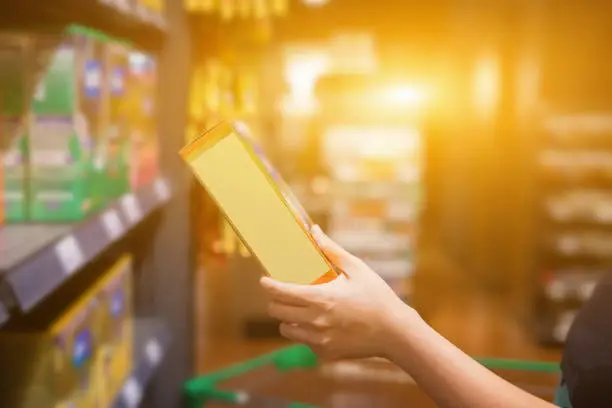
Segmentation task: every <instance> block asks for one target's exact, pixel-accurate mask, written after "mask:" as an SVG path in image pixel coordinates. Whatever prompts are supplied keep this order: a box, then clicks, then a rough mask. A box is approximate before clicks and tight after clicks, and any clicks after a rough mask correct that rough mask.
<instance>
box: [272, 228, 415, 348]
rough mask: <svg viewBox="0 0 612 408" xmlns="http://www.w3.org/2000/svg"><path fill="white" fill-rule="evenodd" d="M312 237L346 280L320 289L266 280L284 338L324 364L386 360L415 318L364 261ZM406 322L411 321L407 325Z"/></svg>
mask: <svg viewBox="0 0 612 408" xmlns="http://www.w3.org/2000/svg"><path fill="white" fill-rule="evenodd" d="M312 233H313V236H314V237H315V239H316V240H317V243H318V244H319V246H320V247H321V249H322V250H323V251H324V252H325V254H326V255H327V256H328V257H329V259H330V260H331V261H332V262H333V263H334V264H335V265H336V266H337V267H338V268H340V269H341V270H342V271H343V272H344V274H345V275H341V276H339V277H338V278H337V279H335V280H334V281H332V282H330V283H325V284H320V285H295V284H289V283H283V282H278V281H275V280H273V279H271V278H268V277H264V278H262V280H261V284H262V286H263V287H264V289H265V290H266V291H267V292H268V293H269V294H270V295H271V298H272V300H271V302H270V305H269V313H270V315H271V316H273V317H275V318H277V319H279V320H280V321H281V322H282V323H281V326H280V330H281V334H282V335H283V336H285V337H287V338H289V339H291V340H294V341H297V342H300V343H305V344H306V345H308V346H310V347H311V348H312V350H313V351H314V352H315V353H317V354H318V355H319V356H320V357H322V358H324V359H341V358H364V357H373V356H379V357H385V356H386V352H387V350H388V349H389V348H390V347H391V346H392V344H391V343H392V342H393V337H394V336H393V334H394V332H395V328H396V326H397V325H398V323H399V324H402V323H403V322H405V324H409V322H408V321H406V320H409V319H411V318H412V317H414V316H416V312H414V311H413V310H412V309H411V308H409V307H408V306H406V304H404V303H403V302H402V301H401V300H400V299H399V298H398V297H397V296H396V294H395V293H394V292H393V291H392V290H391V288H390V287H389V286H388V285H387V284H386V283H385V281H383V280H382V278H381V277H380V276H379V275H378V274H376V273H375V272H374V271H372V270H371V269H370V268H369V267H368V266H367V265H366V264H365V263H364V262H363V261H361V260H360V259H358V258H356V257H355V256H353V255H351V254H349V253H348V252H347V251H345V250H344V249H342V248H341V247H340V246H339V245H338V244H336V243H335V242H333V241H332V240H331V239H330V238H329V237H327V236H326V235H325V234H323V232H322V231H321V229H320V228H319V227H315V228H313V231H312ZM404 317H406V318H408V319H403V318H404Z"/></svg>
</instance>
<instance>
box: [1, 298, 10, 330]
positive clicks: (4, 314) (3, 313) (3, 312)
mask: <svg viewBox="0 0 612 408" xmlns="http://www.w3.org/2000/svg"><path fill="white" fill-rule="evenodd" d="M8 318H9V314H8V311H7V310H6V307H5V306H4V305H3V304H2V303H0V326H1V325H2V324H3V323H4V322H6V321H7V320H8Z"/></svg>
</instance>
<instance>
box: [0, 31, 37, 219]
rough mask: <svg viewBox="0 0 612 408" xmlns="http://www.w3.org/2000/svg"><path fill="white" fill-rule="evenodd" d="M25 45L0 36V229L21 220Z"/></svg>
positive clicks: (21, 39) (21, 38)
mask: <svg viewBox="0 0 612 408" xmlns="http://www.w3.org/2000/svg"><path fill="white" fill-rule="evenodd" d="M29 45H30V41H29V39H28V37H27V36H26V35H23V34H19V33H5V34H0V225H1V224H3V222H4V221H7V222H11V221H17V222H18V221H23V220H25V218H26V217H25V215H26V211H25V208H26V207H25V205H26V201H25V198H26V197H25V193H24V192H25V186H24V183H25V177H24V174H25V166H26V161H25V159H26V158H27V150H26V146H25V143H24V137H25V128H24V127H23V126H22V122H24V119H25V117H26V111H27V109H26V106H27V99H28V98H27V94H28V88H29V87H28V73H29V67H28V66H29V59H30V57H29V55H30V53H29V48H30V47H29Z"/></svg>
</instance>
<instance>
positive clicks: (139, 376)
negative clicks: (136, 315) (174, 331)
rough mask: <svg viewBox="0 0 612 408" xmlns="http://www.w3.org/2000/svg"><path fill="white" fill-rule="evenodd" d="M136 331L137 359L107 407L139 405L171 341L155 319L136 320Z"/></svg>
mask: <svg viewBox="0 0 612 408" xmlns="http://www.w3.org/2000/svg"><path fill="white" fill-rule="evenodd" d="M136 333H137V337H136V344H137V346H136V349H137V350H139V353H138V356H137V359H138V361H137V363H136V364H135V367H134V371H133V372H132V375H131V376H130V377H129V378H128V379H127V380H126V382H125V385H124V386H123V388H122V390H121V392H120V394H119V395H118V396H117V398H116V400H115V402H114V403H113V404H112V406H111V407H109V408H133V407H137V406H139V404H140V402H141V401H142V399H143V393H144V392H145V389H146V387H147V386H148V384H149V382H150V381H151V379H152V377H153V376H154V375H155V372H156V370H157V368H158V367H159V365H160V364H161V362H162V360H163V358H164V353H165V352H166V351H167V349H168V347H169V345H170V342H171V336H170V333H169V332H168V328H167V327H165V326H164V325H163V324H159V322H156V321H140V322H137V324H136Z"/></svg>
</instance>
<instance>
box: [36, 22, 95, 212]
mask: <svg viewBox="0 0 612 408" xmlns="http://www.w3.org/2000/svg"><path fill="white" fill-rule="evenodd" d="M43 48H44V47H43ZM102 50H103V44H102V43H101V42H100V41H98V40H95V39H92V38H88V37H86V36H83V35H80V34H72V33H69V34H65V35H64V37H63V41H62V42H61V43H60V45H59V46H58V47H57V48H55V50H54V52H52V53H51V56H50V58H49V60H48V62H47V63H46V65H45V67H44V72H43V75H41V76H40V78H39V80H38V83H37V86H36V91H35V94H34V98H33V101H32V122H31V132H30V143H29V147H30V176H31V178H30V199H31V200H30V201H31V202H30V212H31V217H32V219H33V220H35V221H78V220H80V219H82V218H84V217H86V216H87V215H88V214H90V213H91V212H92V211H93V210H95V209H97V208H98V207H99V203H98V201H99V197H97V196H96V194H95V181H96V180H95V174H96V173H95V167H94V162H93V152H94V148H95V143H96V139H97V137H98V135H99V133H100V129H101V127H102V123H101V121H102V119H103V116H102V113H103V105H102V95H103V82H102V77H103V64H102V61H101V56H102ZM46 51H47V50H46V49H45V50H41V51H39V52H40V53H46Z"/></svg>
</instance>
